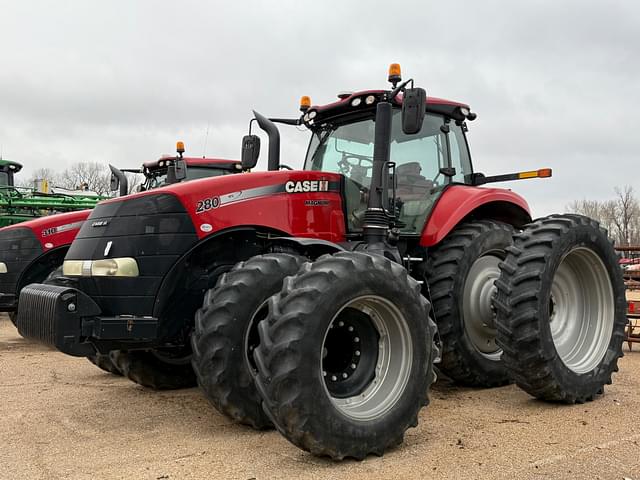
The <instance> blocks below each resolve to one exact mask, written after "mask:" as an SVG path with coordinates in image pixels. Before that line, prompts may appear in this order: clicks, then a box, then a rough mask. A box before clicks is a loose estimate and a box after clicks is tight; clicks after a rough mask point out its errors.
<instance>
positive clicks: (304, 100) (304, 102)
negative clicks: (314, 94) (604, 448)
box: [300, 95, 311, 112]
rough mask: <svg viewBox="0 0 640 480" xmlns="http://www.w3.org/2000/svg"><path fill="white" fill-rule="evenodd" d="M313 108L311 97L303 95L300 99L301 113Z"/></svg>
mask: <svg viewBox="0 0 640 480" xmlns="http://www.w3.org/2000/svg"><path fill="white" fill-rule="evenodd" d="M310 107H311V97H309V96H307V95H303V96H302V97H300V111H301V112H306V111H307V110H309V108H310Z"/></svg>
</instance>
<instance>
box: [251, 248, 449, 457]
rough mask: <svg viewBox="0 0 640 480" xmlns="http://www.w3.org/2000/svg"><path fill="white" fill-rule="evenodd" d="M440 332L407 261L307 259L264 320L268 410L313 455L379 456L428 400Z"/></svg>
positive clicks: (261, 382) (345, 256)
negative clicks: (405, 266)
mask: <svg viewBox="0 0 640 480" xmlns="http://www.w3.org/2000/svg"><path fill="white" fill-rule="evenodd" d="M435 330H436V328H435V324H434V323H433V322H432V321H431V320H430V319H429V303H428V302H427V300H426V299H425V298H424V297H422V295H421V294H420V286H419V284H418V283H417V282H416V281H415V280H413V279H412V278H410V277H409V276H408V274H407V271H406V270H405V269H404V268H403V267H402V266H400V265H398V264H395V263H392V262H391V261H389V260H388V259H386V258H384V257H382V256H377V255H369V254H365V253H359V252H342V253H338V254H335V255H325V256H323V257H320V259H318V260H317V261H316V262H314V263H306V264H305V265H303V267H302V269H301V270H300V272H299V273H298V275H296V276H295V277H289V278H287V279H286V280H285V282H284V286H283V289H282V292H281V293H280V294H279V295H276V296H274V297H272V298H271V300H270V302H269V316H268V317H267V319H265V320H263V321H262V322H260V324H259V325H258V331H259V333H260V345H259V347H258V348H257V349H256V351H255V355H254V356H255V360H256V364H257V366H258V375H257V377H256V385H257V387H258V390H259V391H260V393H261V395H262V398H263V400H264V403H263V406H264V408H265V410H266V411H267V412H268V414H269V416H270V417H271V419H272V421H273V422H274V424H275V425H276V427H277V428H278V430H279V431H280V432H281V433H282V434H283V435H284V436H285V437H286V438H287V439H288V440H289V441H291V442H292V443H293V444H295V445H297V446H298V447H300V448H302V449H303V450H307V451H309V452H311V453H313V454H315V455H326V456H329V457H331V458H333V459H342V458H344V457H354V458H356V459H363V458H364V457H365V456H366V455H368V454H371V453H372V454H376V455H382V454H383V453H384V451H385V450H387V449H388V448H390V447H393V446H395V445H398V444H400V443H401V442H402V440H403V436H404V433H405V431H406V430H407V429H408V428H409V427H415V426H416V425H417V423H418V412H419V411H420V409H421V408H422V407H423V406H424V405H427V404H428V390H429V386H430V385H431V383H432V382H433V381H434V379H435V376H434V371H433V360H434V358H435V356H436V354H437V350H436V348H435V346H434V343H433V340H434V335H435Z"/></svg>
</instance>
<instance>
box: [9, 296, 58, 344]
mask: <svg viewBox="0 0 640 480" xmlns="http://www.w3.org/2000/svg"><path fill="white" fill-rule="evenodd" d="M68 290H69V288H67V287H58V286H56V285H40V284H32V285H27V286H26V287H24V288H23V289H22V291H21V292H20V303H19V307H18V320H17V324H18V331H19V332H20V335H22V336H23V337H25V338H29V339H32V340H37V341H39V342H42V343H46V344H47V345H52V346H55V345H56V309H57V306H58V305H59V304H60V303H61V302H60V299H61V297H62V295H63V294H64V293H65V291H68Z"/></svg>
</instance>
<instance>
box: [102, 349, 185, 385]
mask: <svg viewBox="0 0 640 480" xmlns="http://www.w3.org/2000/svg"><path fill="white" fill-rule="evenodd" d="M110 355H111V361H112V362H113V363H114V364H115V366H116V367H117V368H118V369H119V370H120V371H121V372H122V374H123V375H124V376H125V377H127V378H128V379H129V380H131V381H133V382H135V383H137V384H139V385H142V386H143V387H147V388H151V389H153V390H175V389H179V388H190V387H194V386H195V385H196V376H195V373H193V369H192V368H191V355H181V356H176V357H171V356H169V355H167V354H165V353H164V352H159V351H157V350H132V351H129V352H125V351H122V350H115V351H113V352H111V353H110Z"/></svg>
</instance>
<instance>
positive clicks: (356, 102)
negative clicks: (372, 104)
mask: <svg viewBox="0 0 640 480" xmlns="http://www.w3.org/2000/svg"><path fill="white" fill-rule="evenodd" d="M361 103H362V98H360V97H356V98H354V99H353V100H351V106H352V107H357V106H358V105H360V104H361Z"/></svg>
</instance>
